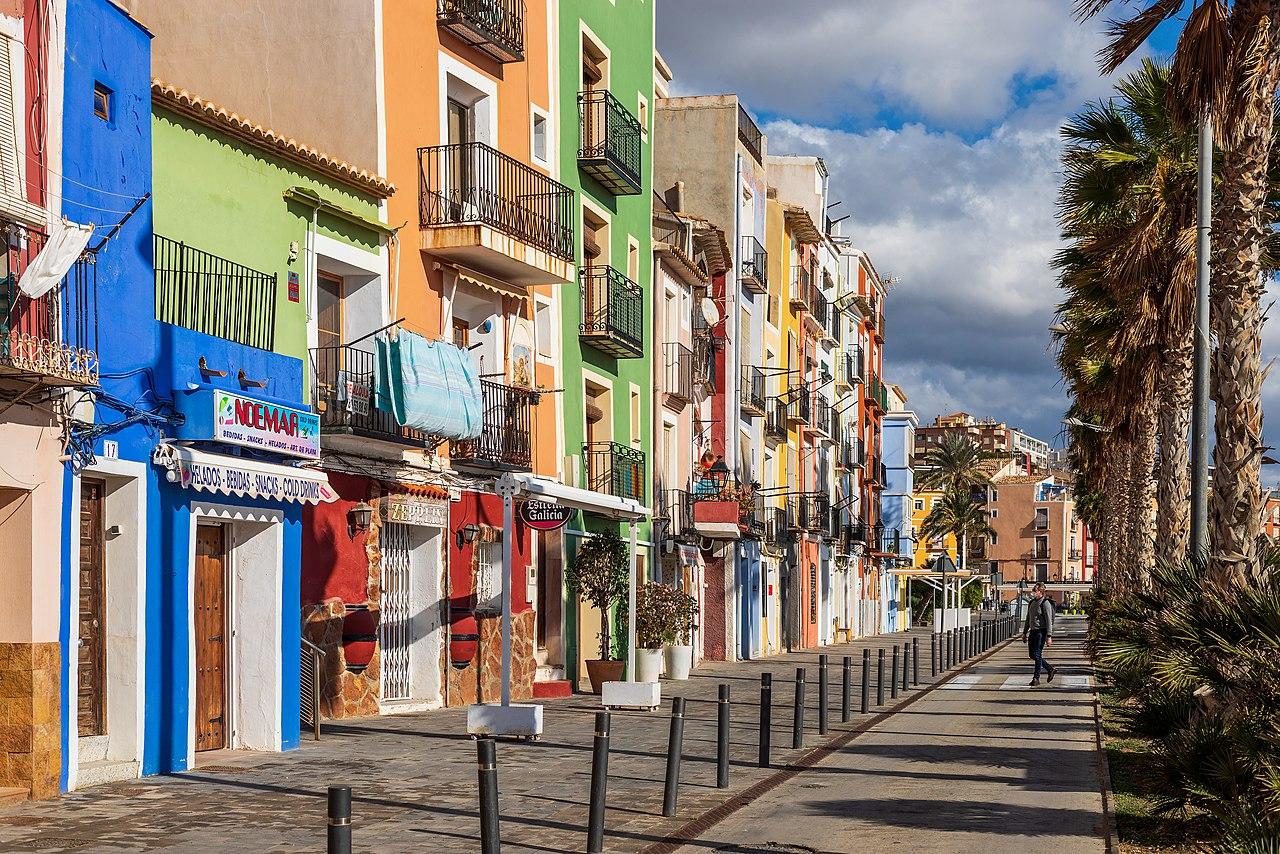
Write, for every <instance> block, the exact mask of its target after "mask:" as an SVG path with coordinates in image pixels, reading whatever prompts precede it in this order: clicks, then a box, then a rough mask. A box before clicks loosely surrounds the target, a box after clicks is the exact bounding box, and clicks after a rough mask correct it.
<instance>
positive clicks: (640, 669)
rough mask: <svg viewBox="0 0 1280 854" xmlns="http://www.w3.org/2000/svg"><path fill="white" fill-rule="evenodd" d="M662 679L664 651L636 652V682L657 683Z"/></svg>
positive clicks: (644, 650)
mask: <svg viewBox="0 0 1280 854" xmlns="http://www.w3.org/2000/svg"><path fill="white" fill-rule="evenodd" d="M661 678H662V650H661V649H637V650H636V681H637V682H657V681H658V680H659V679H661Z"/></svg>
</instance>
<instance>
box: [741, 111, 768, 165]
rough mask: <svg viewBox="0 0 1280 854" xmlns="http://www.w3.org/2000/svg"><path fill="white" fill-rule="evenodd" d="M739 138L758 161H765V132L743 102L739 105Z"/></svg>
mask: <svg viewBox="0 0 1280 854" xmlns="http://www.w3.org/2000/svg"><path fill="white" fill-rule="evenodd" d="M738 140H739V141H740V142H741V143H742V145H743V146H744V147H745V148H746V149H747V151H749V152H751V156H752V157H754V158H755V159H756V162H757V163H764V134H763V133H761V132H760V128H759V127H757V126H756V123H755V121H754V120H753V119H752V118H751V115H750V114H749V113H748V112H747V110H746V108H745V107H743V106H742V105H741V104H739V105H738Z"/></svg>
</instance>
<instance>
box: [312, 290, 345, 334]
mask: <svg viewBox="0 0 1280 854" xmlns="http://www.w3.org/2000/svg"><path fill="white" fill-rule="evenodd" d="M316 278H317V281H316V345H317V346H318V347H340V346H342V298H343V296H344V294H343V287H342V279H339V278H338V277H337V276H331V275H329V274H328V273H323V272H321V273H318V274H317V277H316Z"/></svg>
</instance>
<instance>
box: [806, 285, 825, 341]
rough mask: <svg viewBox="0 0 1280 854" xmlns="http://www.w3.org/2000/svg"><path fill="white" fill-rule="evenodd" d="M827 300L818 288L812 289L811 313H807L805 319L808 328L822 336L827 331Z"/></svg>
mask: <svg viewBox="0 0 1280 854" xmlns="http://www.w3.org/2000/svg"><path fill="white" fill-rule="evenodd" d="M827 309H828V306H827V298H826V296H825V295H824V294H823V293H822V291H821V290H819V289H818V288H811V289H810V297H809V311H808V312H806V313H805V316H804V319H805V323H806V324H807V326H808V328H809V329H811V330H812V331H813V333H814V334H818V335H821V334H823V333H824V332H825V331H826V327H827Z"/></svg>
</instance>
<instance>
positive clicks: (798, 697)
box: [791, 667, 804, 750]
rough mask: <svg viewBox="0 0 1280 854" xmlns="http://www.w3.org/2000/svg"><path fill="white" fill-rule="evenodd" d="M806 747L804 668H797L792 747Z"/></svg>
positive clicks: (792, 719) (792, 718) (792, 713)
mask: <svg viewBox="0 0 1280 854" xmlns="http://www.w3.org/2000/svg"><path fill="white" fill-rule="evenodd" d="M801 747H804V668H803V667H797V668H796V690H795V697H794V702H793V703H792V709H791V749H792V750H798V749H800V748H801Z"/></svg>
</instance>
